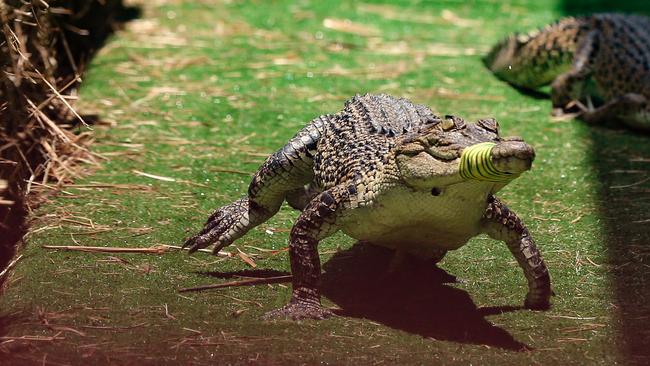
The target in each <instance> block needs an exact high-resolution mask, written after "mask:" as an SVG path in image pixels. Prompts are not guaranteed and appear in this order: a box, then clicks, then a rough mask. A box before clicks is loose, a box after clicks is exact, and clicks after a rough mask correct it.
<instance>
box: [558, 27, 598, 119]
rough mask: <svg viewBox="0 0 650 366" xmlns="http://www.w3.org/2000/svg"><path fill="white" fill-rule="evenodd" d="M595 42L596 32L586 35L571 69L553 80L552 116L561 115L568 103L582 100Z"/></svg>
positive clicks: (596, 39) (589, 73)
mask: <svg viewBox="0 0 650 366" xmlns="http://www.w3.org/2000/svg"><path fill="white" fill-rule="evenodd" d="M597 42H598V33H597V32H590V33H589V34H587V36H586V37H585V38H584V40H583V41H582V42H581V43H580V44H579V45H578V47H577V50H576V53H575V56H574V58H573V63H572V65H571V69H570V70H569V71H567V72H566V73H564V74H561V75H559V76H558V77H557V78H555V80H553V83H552V84H551V101H552V102H553V114H555V115H559V114H562V113H564V111H565V109H566V107H567V105H568V104H569V103H570V102H574V101H580V100H581V99H583V97H584V95H583V94H584V92H583V90H584V85H585V82H586V81H587V79H588V78H589V77H590V76H591V60H593V56H594V55H593V53H594V52H595V50H597V49H598V48H597V47H596V45H597V44H596V43H597Z"/></svg>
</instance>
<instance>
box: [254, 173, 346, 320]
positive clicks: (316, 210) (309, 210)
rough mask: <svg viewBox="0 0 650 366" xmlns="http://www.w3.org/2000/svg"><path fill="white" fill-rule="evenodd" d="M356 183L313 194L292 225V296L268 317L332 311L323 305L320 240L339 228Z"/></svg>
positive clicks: (303, 316) (310, 315)
mask: <svg viewBox="0 0 650 366" xmlns="http://www.w3.org/2000/svg"><path fill="white" fill-rule="evenodd" d="M355 194H356V188H355V185H349V186H345V185H344V186H335V187H333V188H331V189H329V190H326V191H324V192H322V193H321V194H319V195H318V196H317V197H316V198H314V199H313V200H312V201H311V202H310V203H309V204H308V205H307V206H306V207H305V209H304V210H303V211H302V214H301V215H300V216H299V217H298V220H297V221H296V223H295V224H294V225H293V228H292V229H291V235H290V238H289V258H290V260H291V273H292V275H293V291H292V294H291V300H290V301H289V303H288V304H287V305H285V306H284V307H282V308H280V309H277V310H274V311H271V312H269V313H267V314H266V315H265V316H264V318H265V319H274V318H291V319H294V320H298V319H324V318H327V317H329V316H331V315H332V312H331V311H330V310H328V309H325V308H323V307H322V306H321V302H320V289H319V286H320V276H321V266H320V257H319V255H318V242H319V241H320V240H322V239H324V238H326V237H327V236H329V235H331V234H333V233H335V232H336V231H337V230H338V226H337V222H336V221H337V218H338V217H339V216H340V215H341V214H342V213H343V211H345V210H346V209H350V208H351V207H350V197H352V196H353V195H355Z"/></svg>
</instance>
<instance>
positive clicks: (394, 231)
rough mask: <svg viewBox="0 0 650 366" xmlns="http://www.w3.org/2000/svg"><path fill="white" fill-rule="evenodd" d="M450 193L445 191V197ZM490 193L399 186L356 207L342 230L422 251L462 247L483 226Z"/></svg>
mask: <svg viewBox="0 0 650 366" xmlns="http://www.w3.org/2000/svg"><path fill="white" fill-rule="evenodd" d="M445 194H446V196H445ZM486 196H487V192H486V191H483V190H479V191H477V192H473V191H469V192H455V191H454V190H453V189H452V190H449V191H447V192H443V194H442V195H441V196H439V197H434V196H432V195H431V194H430V193H429V192H413V191H408V190H398V191H397V192H393V193H392V194H387V195H385V197H381V198H380V199H378V200H377V201H376V202H373V204H372V205H369V206H367V207H361V208H357V209H354V210H352V211H351V212H350V213H349V214H348V215H346V216H345V217H343V218H342V220H341V221H342V222H341V223H342V225H341V229H342V231H343V232H344V233H346V234H347V235H349V236H351V237H353V238H355V239H357V240H362V241H368V242H370V243H373V244H376V245H380V246H384V247H388V248H392V249H400V250H405V251H408V252H411V253H414V254H419V255H422V256H429V255H428V254H427V253H430V252H432V253H436V252H439V251H440V250H441V249H442V250H452V249H458V248H460V247H461V246H463V245H464V244H465V243H467V241H468V240H469V239H470V238H472V237H474V236H476V235H477V234H478V233H479V231H480V221H481V217H482V216H483V212H485V207H486V205H487V204H486Z"/></svg>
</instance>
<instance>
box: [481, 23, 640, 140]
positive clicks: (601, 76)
mask: <svg viewBox="0 0 650 366" xmlns="http://www.w3.org/2000/svg"><path fill="white" fill-rule="evenodd" d="M485 63H486V65H487V66H488V68H489V69H490V70H492V71H493V72H494V73H495V74H496V75H497V76H498V77H500V78H502V79H503V80H505V81H507V82H509V83H511V84H513V85H515V86H518V87H521V88H526V89H535V88H538V87H540V86H544V85H548V84H551V99H552V101H553V107H554V113H555V114H562V113H563V112H567V111H569V110H578V111H579V114H580V118H582V119H583V120H585V121H587V122H590V123H603V122H614V123H623V124H626V125H628V126H631V127H634V128H639V129H645V130H650V107H649V105H648V99H650V18H647V17H643V16H637V15H622V14H595V15H592V16H586V17H577V18H573V17H569V18H563V19H560V20H559V21H558V22H556V23H554V24H551V25H548V26H546V27H544V28H542V29H540V30H536V31H533V32H530V33H528V34H514V35H511V36H509V37H508V38H506V39H505V40H503V41H502V42H500V43H499V44H497V45H496V46H495V47H494V48H493V49H492V51H491V52H490V53H489V55H488V56H487V57H486V58H485Z"/></svg>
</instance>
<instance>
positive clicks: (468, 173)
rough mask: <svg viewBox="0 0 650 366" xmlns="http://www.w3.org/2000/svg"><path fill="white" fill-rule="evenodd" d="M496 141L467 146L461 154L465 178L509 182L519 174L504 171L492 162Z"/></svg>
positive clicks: (461, 164) (461, 168)
mask: <svg viewBox="0 0 650 366" xmlns="http://www.w3.org/2000/svg"><path fill="white" fill-rule="evenodd" d="M494 145H496V144H495V143H494V142H482V143H480V144H476V145H472V146H469V147H466V148H465V150H463V153H462V155H461V156H460V176H461V177H462V178H463V179H471V180H481V181H485V182H509V181H511V180H513V179H515V178H517V177H518V176H519V174H512V173H508V172H502V171H500V170H499V169H497V167H495V166H494V163H493V162H492V155H491V152H492V148H493V147H494Z"/></svg>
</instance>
